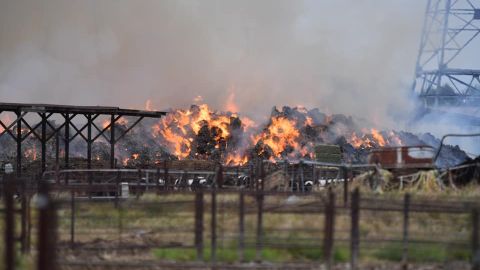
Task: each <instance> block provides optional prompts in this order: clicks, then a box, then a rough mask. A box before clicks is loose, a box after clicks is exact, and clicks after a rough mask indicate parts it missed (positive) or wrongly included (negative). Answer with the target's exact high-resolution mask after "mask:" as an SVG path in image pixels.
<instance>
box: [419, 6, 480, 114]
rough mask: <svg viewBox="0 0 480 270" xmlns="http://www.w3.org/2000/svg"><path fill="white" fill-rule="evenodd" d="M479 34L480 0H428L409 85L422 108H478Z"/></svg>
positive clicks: (479, 93)
mask: <svg viewBox="0 0 480 270" xmlns="http://www.w3.org/2000/svg"><path fill="white" fill-rule="evenodd" d="M479 34H480V0H429V1H428V3H427V9H426V13H425V20H424V25H423V31H422V37H421V41H420V50H419V54H418V58H417V63H416V72H415V74H416V78H415V81H414V84H413V89H414V91H415V93H416V94H417V95H418V96H419V97H420V98H422V99H423V100H424V103H425V105H426V107H436V106H475V107H478V105H479V104H480V79H479V75H480V58H479V54H478V52H475V49H477V51H478V46H479V44H480V43H479V42H478V41H480V38H478V36H479ZM472 58H476V59H472ZM472 63H473V65H474V66H472V67H468V68H466V67H467V66H468V65H472Z"/></svg>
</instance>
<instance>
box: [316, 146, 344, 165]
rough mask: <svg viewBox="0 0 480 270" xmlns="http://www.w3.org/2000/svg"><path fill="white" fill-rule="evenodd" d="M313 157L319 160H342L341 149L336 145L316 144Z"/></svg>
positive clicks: (331, 161) (329, 161)
mask: <svg viewBox="0 0 480 270" xmlns="http://www.w3.org/2000/svg"><path fill="white" fill-rule="evenodd" d="M315 159H316V160H317V161H320V162H327V163H336V164H339V163H341V162H342V150H341V149H340V146H338V145H328V144H321V145H316V146H315Z"/></svg>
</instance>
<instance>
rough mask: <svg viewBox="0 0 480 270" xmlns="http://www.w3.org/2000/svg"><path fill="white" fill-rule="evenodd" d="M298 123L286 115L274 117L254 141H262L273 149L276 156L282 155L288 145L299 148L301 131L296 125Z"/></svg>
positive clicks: (255, 142)
mask: <svg viewBox="0 0 480 270" xmlns="http://www.w3.org/2000/svg"><path fill="white" fill-rule="evenodd" d="M295 125H296V123H295V121H293V120H289V119H287V118H285V117H274V118H272V119H271V124H270V125H269V126H268V128H267V130H266V131H265V132H263V133H261V134H259V135H257V136H255V137H254V138H253V143H254V144H257V143H258V141H260V140H262V142H263V143H264V144H266V145H268V147H270V149H272V151H273V154H274V156H275V157H281V154H282V152H284V151H285V149H286V148H287V146H291V147H293V148H294V149H296V148H298V142H297V139H298V137H299V136H300V132H299V131H298V130H297V129H296V127H295Z"/></svg>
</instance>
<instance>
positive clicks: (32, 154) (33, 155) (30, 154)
mask: <svg viewBox="0 0 480 270" xmlns="http://www.w3.org/2000/svg"><path fill="white" fill-rule="evenodd" d="M25 157H26V158H28V159H31V160H37V146H36V145H33V147H32V148H30V149H27V150H25Z"/></svg>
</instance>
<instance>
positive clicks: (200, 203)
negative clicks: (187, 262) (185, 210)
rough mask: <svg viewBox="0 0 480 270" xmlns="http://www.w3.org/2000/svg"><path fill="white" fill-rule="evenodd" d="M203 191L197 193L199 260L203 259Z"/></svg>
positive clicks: (197, 245)
mask: <svg viewBox="0 0 480 270" xmlns="http://www.w3.org/2000/svg"><path fill="white" fill-rule="evenodd" d="M203 208H204V207H203V192H202V191H197V193H195V248H196V250H197V260H199V261H203Z"/></svg>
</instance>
